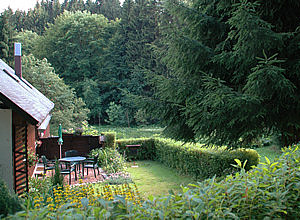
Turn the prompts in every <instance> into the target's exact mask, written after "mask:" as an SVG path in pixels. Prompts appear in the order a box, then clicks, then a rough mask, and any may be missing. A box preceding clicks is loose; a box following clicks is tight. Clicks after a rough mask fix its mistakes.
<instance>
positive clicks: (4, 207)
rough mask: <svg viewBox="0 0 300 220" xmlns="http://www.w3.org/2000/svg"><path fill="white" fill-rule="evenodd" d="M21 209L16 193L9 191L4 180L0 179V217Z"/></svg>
mask: <svg viewBox="0 0 300 220" xmlns="http://www.w3.org/2000/svg"><path fill="white" fill-rule="evenodd" d="M22 209H23V207H22V202H21V200H20V199H19V198H18V197H17V195H15V194H14V193H11V192H10V191H9V189H8V188H7V186H6V185H5V183H4V181H3V180H2V179H0V218H1V217H5V216H7V215H8V214H14V213H15V212H17V211H20V210H22Z"/></svg>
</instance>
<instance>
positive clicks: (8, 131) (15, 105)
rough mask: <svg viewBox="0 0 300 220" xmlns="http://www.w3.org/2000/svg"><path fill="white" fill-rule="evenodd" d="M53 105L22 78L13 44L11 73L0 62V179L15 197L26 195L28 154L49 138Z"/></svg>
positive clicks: (30, 170) (18, 49)
mask: <svg viewBox="0 0 300 220" xmlns="http://www.w3.org/2000/svg"><path fill="white" fill-rule="evenodd" d="M53 107H54V104H53V103H52V102H51V101H50V100H49V99H48V98H46V97H45V96H44V95H43V94H42V93H40V92H39V91H38V90H37V89H35V88H34V87H33V86H32V85H31V84H30V83H29V82H27V81H26V80H25V79H24V78H22V67H21V45H20V44H18V43H16V44H15V71H14V70H13V69H12V68H11V67H9V66H8V65H7V64H6V63H5V62H4V61H3V60H1V59H0V178H2V179H3V180H4V181H5V182H6V184H7V185H8V187H10V188H11V190H15V191H16V192H17V193H18V194H21V193H23V192H24V191H28V177H29V176H30V175H32V173H33V169H34V167H30V166H29V164H28V154H29V153H30V152H35V147H36V144H37V141H38V140H39V138H40V137H42V136H44V137H47V136H49V122H50V119H51V115H50V111H51V110H52V109H53Z"/></svg>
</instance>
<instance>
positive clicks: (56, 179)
mask: <svg viewBox="0 0 300 220" xmlns="http://www.w3.org/2000/svg"><path fill="white" fill-rule="evenodd" d="M50 181H51V184H52V186H53V187H64V177H63V175H62V174H61V173H60V167H59V162H58V160H56V161H55V173H54V175H53V176H51V179H50Z"/></svg>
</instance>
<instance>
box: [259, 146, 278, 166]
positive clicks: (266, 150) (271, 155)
mask: <svg viewBox="0 0 300 220" xmlns="http://www.w3.org/2000/svg"><path fill="white" fill-rule="evenodd" d="M255 150H256V151H257V153H259V155H260V162H265V161H266V159H265V157H267V158H268V159H269V160H270V161H274V160H275V159H276V158H278V157H279V156H280V155H281V150H280V147H279V146H276V145H271V146H267V147H260V148H256V149H255Z"/></svg>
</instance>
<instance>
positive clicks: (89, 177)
mask: <svg viewBox="0 0 300 220" xmlns="http://www.w3.org/2000/svg"><path fill="white" fill-rule="evenodd" d="M43 169H44V168H43V165H39V166H38V168H37V169H36V173H35V174H37V175H39V174H43ZM54 172H55V171H54V170H53V171H52V170H48V171H47V173H46V176H49V177H50V176H51V175H53V174H54ZM105 176H106V174H105V172H104V171H103V170H102V169H101V168H99V175H98V171H97V170H96V178H95V175H94V170H93V169H89V172H88V174H87V170H86V169H84V176H83V175H82V169H80V172H78V171H77V181H76V180H75V172H72V174H71V185H78V184H80V182H82V183H96V182H102V181H103V180H104V177H105ZM80 180H82V181H80ZM64 183H65V184H69V174H67V175H64Z"/></svg>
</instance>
